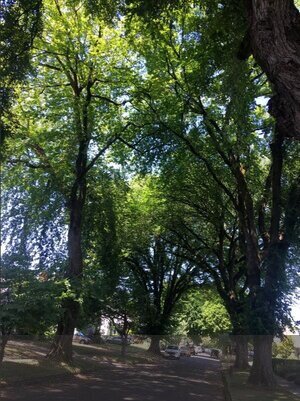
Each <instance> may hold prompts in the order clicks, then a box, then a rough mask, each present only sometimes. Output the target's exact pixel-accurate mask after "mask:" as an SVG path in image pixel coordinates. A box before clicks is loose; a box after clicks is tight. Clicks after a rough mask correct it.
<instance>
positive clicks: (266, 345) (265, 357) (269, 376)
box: [249, 335, 276, 388]
mask: <svg viewBox="0 0 300 401" xmlns="http://www.w3.org/2000/svg"><path fill="white" fill-rule="evenodd" d="M272 342H273V336H271V335H265V336H254V339H253V344H254V357H253V366H252V369H251V372H250V376H249V383H250V384H255V385H260V386H266V387H271V388H272V387H274V386H275V385H276V380H275V376H274V373H273V366H272Z"/></svg>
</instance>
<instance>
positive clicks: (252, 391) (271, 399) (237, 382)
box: [226, 371, 299, 401]
mask: <svg viewBox="0 0 300 401" xmlns="http://www.w3.org/2000/svg"><path fill="white" fill-rule="evenodd" d="M248 376H249V372H248V371H234V372H233V373H232V374H231V375H227V376H226V378H227V381H228V385H229V390H230V393H231V397H232V401H299V397H296V396H294V395H293V394H291V393H289V392H288V391H285V390H282V389H281V388H280V387H276V388H274V389H271V390H269V389H263V388H256V387H254V386H251V385H249V384H248V383H247V380H248Z"/></svg>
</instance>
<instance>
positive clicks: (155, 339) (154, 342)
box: [148, 335, 161, 355]
mask: <svg viewBox="0 0 300 401" xmlns="http://www.w3.org/2000/svg"><path fill="white" fill-rule="evenodd" d="M159 341H160V337H159V336H158V335H153V336H151V342H150V347H149V349H148V352H151V353H152V354H156V355H161V353H160V348H159Z"/></svg>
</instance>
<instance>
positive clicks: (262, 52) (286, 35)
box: [240, 0, 300, 140]
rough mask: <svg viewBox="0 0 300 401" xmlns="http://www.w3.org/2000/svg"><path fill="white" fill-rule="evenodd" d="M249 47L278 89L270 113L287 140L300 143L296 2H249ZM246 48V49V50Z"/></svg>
mask: <svg viewBox="0 0 300 401" xmlns="http://www.w3.org/2000/svg"><path fill="white" fill-rule="evenodd" d="M246 6H247V18H248V25H249V30H248V32H247V35H246V37H247V40H248V41H249V46H248V49H247V51H246V52H245V53H244V54H240V57H241V58H247V57H248V56H249V55H250V54H251V53H252V54H253V56H254V58H255V60H256V61H257V62H258V64H259V65H260V66H261V68H262V70H263V71H264V72H265V73H266V75H267V77H268V79H269V81H270V82H271V84H272V87H273V89H274V92H275V94H274V96H273V97H272V98H271V100H270V102H269V112H270V114H271V115H272V116H273V117H274V118H275V119H276V123H277V126H278V129H279V131H280V132H281V133H283V134H284V136H285V137H290V138H295V139H298V140H300V85H299V82H300V14H299V11H298V10H297V8H296V7H295V5H294V1H293V0H273V1H270V0H246ZM244 48H245V47H244Z"/></svg>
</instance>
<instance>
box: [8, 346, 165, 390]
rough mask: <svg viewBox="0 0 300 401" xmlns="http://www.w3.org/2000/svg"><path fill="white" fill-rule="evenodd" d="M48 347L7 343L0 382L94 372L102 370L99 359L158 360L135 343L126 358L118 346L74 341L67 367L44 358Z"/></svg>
mask: <svg viewBox="0 0 300 401" xmlns="http://www.w3.org/2000/svg"><path fill="white" fill-rule="evenodd" d="M48 348H49V344H47V343H41V342H32V341H26V340H24V341H20V342H16V341H14V342H10V343H9V344H8V346H7V349H6V353H5V359H4V362H3V363H2V365H0V384H1V383H2V384H5V383H15V382H18V381H30V380H40V379H41V378H43V377H47V380H51V376H52V377H54V376H57V375H72V374H77V373H80V372H83V371H87V370H93V371H95V370H98V369H103V364H101V362H110V363H126V364H139V363H155V362H157V361H158V359H160V358H158V357H156V356H152V355H149V354H148V353H147V352H145V349H144V348H143V347H140V346H135V345H131V346H129V347H128V348H127V353H126V357H125V358H122V356H121V346H120V345H114V344H104V345H97V344H95V345H94V344H93V345H80V344H74V363H73V364H72V365H71V366H70V365H66V364H62V363H57V362H54V361H51V360H48V359H46V358H45V355H46V353H47V350H48Z"/></svg>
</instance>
